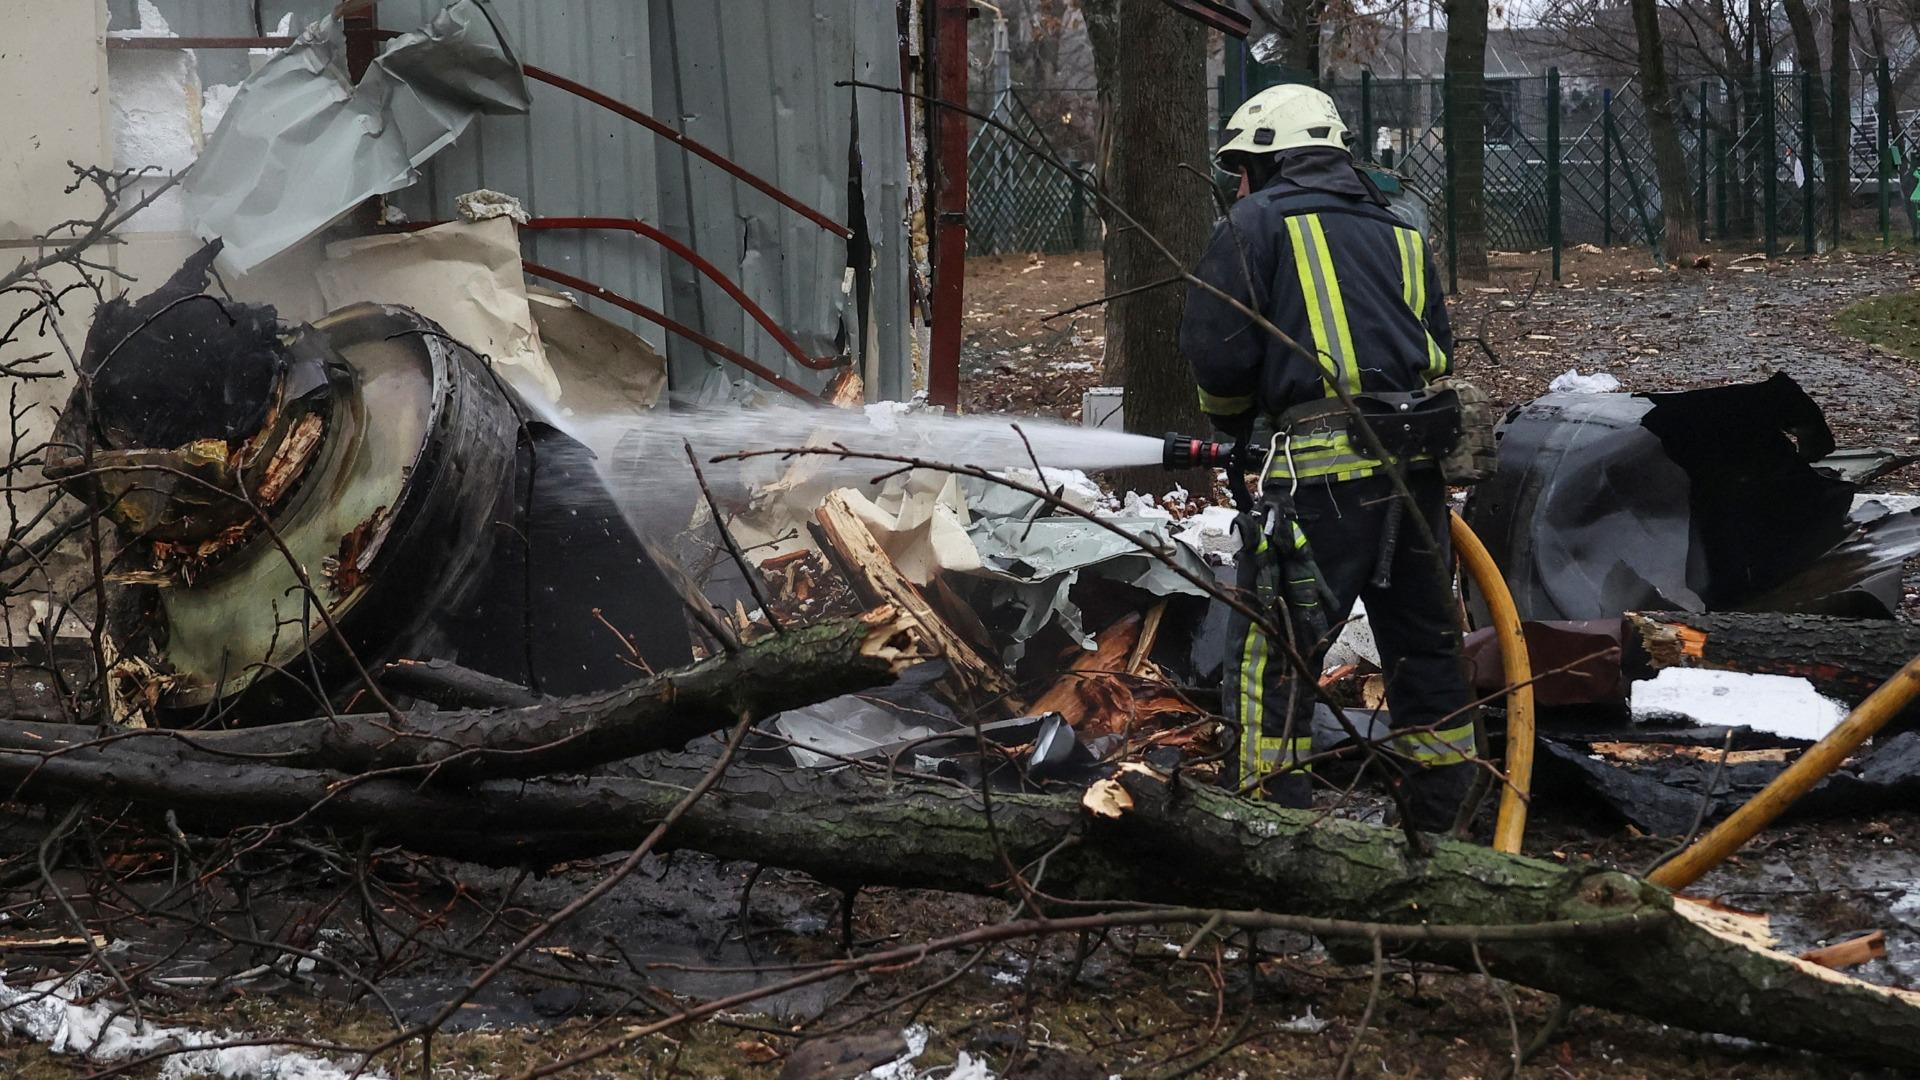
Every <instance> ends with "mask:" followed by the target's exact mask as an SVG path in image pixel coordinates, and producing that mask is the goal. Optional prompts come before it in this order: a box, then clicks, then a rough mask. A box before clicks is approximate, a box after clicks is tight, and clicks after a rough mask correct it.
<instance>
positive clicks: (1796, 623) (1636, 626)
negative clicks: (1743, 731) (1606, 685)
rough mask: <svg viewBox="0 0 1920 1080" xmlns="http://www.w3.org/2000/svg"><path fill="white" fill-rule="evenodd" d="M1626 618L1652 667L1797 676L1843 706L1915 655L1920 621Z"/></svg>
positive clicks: (1741, 615) (1738, 615) (1664, 614)
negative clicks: (1843, 703) (1714, 669)
mask: <svg viewBox="0 0 1920 1080" xmlns="http://www.w3.org/2000/svg"><path fill="white" fill-rule="evenodd" d="M1627 625H1628V626H1629V627H1631V628H1632V630H1633V632H1634V633H1635V634H1637V635H1638V636H1639V639H1640V643H1641V645H1642V647H1644V648H1645V650H1646V653H1647V657H1648V660H1649V662H1650V664H1651V666H1652V668H1653V670H1655V671H1659V670H1661V669H1663V668H1670V667H1689V668H1717V669H1720V670H1723V671H1745V672H1752V673H1755V674H1762V675H1798V676H1801V677H1803V678H1805V679H1806V680H1807V681H1809V682H1811V683H1813V685H1814V688H1815V689H1816V690H1819V691H1820V692H1821V693H1823V694H1827V695H1830V696H1832V697H1836V698H1839V699H1840V700H1841V701H1844V702H1846V703H1847V704H1849V705H1858V704H1859V703H1860V702H1861V701H1863V700H1865V699H1866V696H1867V695H1868V694H1871V693H1873V691H1874V690H1875V689H1876V688H1878V687H1879V686H1880V684H1881V683H1883V682H1886V681H1887V680H1888V679H1890V678H1892V677H1893V675H1894V673H1895V672H1897V671H1899V670H1900V669H1901V668H1902V667H1903V666H1905V665H1906V663H1907V661H1909V660H1911V659H1913V658H1914V657H1915V656H1920V626H1915V625H1913V624H1911V623H1904V622H1896V621H1894V620H1891V619H1836V618H1831V617H1828V616H1825V615H1785V614H1777V613H1773V612H1754V611H1722V612H1712V613H1694V612H1686V611H1636V612H1629V613H1628V614H1627Z"/></svg>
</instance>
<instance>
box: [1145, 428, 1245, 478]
mask: <svg viewBox="0 0 1920 1080" xmlns="http://www.w3.org/2000/svg"><path fill="white" fill-rule="evenodd" d="M1239 451H1240V448H1239V447H1238V446H1235V445H1234V444H1233V443H1228V442H1210V441H1208V440H1206V439H1198V438H1195V437H1193V436H1191V435H1182V434H1180V433H1179V432H1176V431H1169V432H1167V442H1166V446H1165V448H1164V449H1163V450H1162V451H1161V454H1160V464H1162V465H1164V466H1166V467H1167V468H1169V469H1231V468H1233V465H1234V462H1235V461H1236V460H1237V455H1238V454H1239Z"/></svg>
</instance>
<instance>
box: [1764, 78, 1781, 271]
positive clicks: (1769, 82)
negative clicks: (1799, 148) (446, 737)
mask: <svg viewBox="0 0 1920 1080" xmlns="http://www.w3.org/2000/svg"><path fill="white" fill-rule="evenodd" d="M1760 87H1761V91H1760V146H1761V151H1760V171H1761V174H1762V175H1761V178H1760V190H1761V202H1760V213H1761V214H1762V215H1763V216H1764V217H1765V218H1766V219H1767V220H1766V235H1767V247H1766V251H1767V258H1769V259H1771V258H1773V257H1774V256H1775V255H1778V254H1780V136H1779V132H1777V131H1775V130H1774V106H1775V104H1776V103H1777V102H1776V98H1777V95H1776V94H1775V93H1774V89H1773V72H1771V71H1762V72H1761V73H1760Z"/></svg>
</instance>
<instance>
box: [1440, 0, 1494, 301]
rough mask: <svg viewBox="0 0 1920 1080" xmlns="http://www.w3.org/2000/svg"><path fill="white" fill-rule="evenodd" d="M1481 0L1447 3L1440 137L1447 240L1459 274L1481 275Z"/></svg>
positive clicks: (1484, 113)
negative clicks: (1448, 160) (1449, 164)
mask: <svg viewBox="0 0 1920 1080" xmlns="http://www.w3.org/2000/svg"><path fill="white" fill-rule="evenodd" d="M1486 73H1487V0H1448V2H1447V90H1448V96H1449V97H1450V98H1451V99H1452V100H1451V101H1449V102H1448V103H1447V105H1446V116H1445V118H1444V119H1445V126H1446V131H1445V134H1446V140H1447V146H1448V147H1449V148H1450V149H1451V150H1452V151H1453V162H1454V164H1453V183H1452V187H1451V188H1450V189H1449V190H1448V192H1447V199H1448V200H1449V201H1450V202H1451V203H1453V205H1454V208H1455V209H1454V211H1453V229H1454V237H1453V243H1454V245H1455V250H1456V252H1457V259H1458V262H1457V267H1458V270H1459V273H1460V276H1461V277H1463V278H1471V279H1473V280H1475V281H1484V280H1486V277H1487V209H1486V197H1487V186H1486V172H1487V169H1486V164H1487V99H1486V81H1487V74H1486Z"/></svg>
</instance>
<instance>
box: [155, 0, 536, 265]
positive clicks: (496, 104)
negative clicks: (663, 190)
mask: <svg viewBox="0 0 1920 1080" xmlns="http://www.w3.org/2000/svg"><path fill="white" fill-rule="evenodd" d="M346 52H347V43H346V36H345V34H344V32H343V28H342V26H341V23H340V21H339V20H338V19H335V18H333V17H331V16H329V17H327V18H325V19H322V20H321V21H320V22H318V23H315V24H314V25H312V26H310V27H307V28H306V29H305V30H303V31H302V33H301V34H300V36H299V38H298V39H297V40H296V41H295V42H294V43H293V44H292V45H291V46H289V47H287V48H286V49H284V50H282V51H281V52H279V53H277V54H275V55H274V56H273V57H271V58H270V59H268V60H267V61H266V63H265V64H263V65H262V66H261V68H260V70H259V71H257V72H255V73H254V74H253V76H252V77H250V78H248V79H247V81H246V82H244V83H242V84H241V86H240V91H239V93H238V95H237V96H236V97H235V98H234V99H233V103H232V105H230V106H229V107H228V108H227V112H226V117H225V119H224V120H223V121H222V122H221V124H220V127H219V128H218V129H217V130H216V131H215V132H214V134H213V137H212V138H211V139H210V140H209V141H208V143H207V148H206V149H205V150H204V151H202V152H201V154H200V157H199V160H198V161H196V162H195V163H194V166H193V168H192V169H191V170H190V171H189V172H188V173H187V175H186V179H185V180H183V181H182V182H181V185H180V186H181V190H182V192H183V194H184V196H185V199H186V205H187V213H188V216H189V218H190V219H191V220H192V222H193V225H194V229H195V230H196V231H197V232H198V233H199V234H200V235H201V236H202V237H204V238H207V239H212V238H214V237H219V238H221V239H222V240H224V241H225V242H226V248H225V250H224V251H223V252H222V254H221V262H222V263H223V264H224V265H227V266H230V267H231V268H233V269H235V270H242V271H244V270H247V269H250V268H252V267H254V266H257V265H259V264H260V263H261V262H264V261H265V260H267V259H268V258H271V257H272V256H274V255H277V254H279V253H280V252H282V251H285V250H287V249H288V248H290V247H292V246H293V245H295V244H297V243H299V242H300V241H301V240H304V239H306V238H307V237H309V236H311V235H313V234H314V233H316V232H318V231H319V230H320V229H322V228H325V227H326V226H327V225H328V224H330V223H331V222H333V221H334V220H335V219H337V218H338V217H339V216H340V215H342V214H345V213H347V212H349V211H351V210H352V209H353V208H354V207H355V206H357V205H359V204H360V203H361V202H362V201H363V200H365V199H368V198H370V197H372V196H375V195H384V194H387V193H389V192H393V191H398V190H400V189H401V188H404V187H407V186H408V185H410V184H412V183H413V182H414V181H415V179H417V177H418V172H417V171H416V170H417V169H418V168H419V166H421V165H422V164H424V163H425V162H426V160H427V159H428V158H430V157H432V156H433V155H434V154H437V153H439V152H440V151H441V150H442V149H444V148H445V147H446V146H447V145H448V144H449V143H451V142H453V141H454V140H455V139H457V138H458V137H459V136H460V135H461V133H462V132H464V131H465V130H466V129H467V126H468V125H469V124H471V123H472V122H473V120H474V118H475V117H476V116H478V115H480V114H481V113H524V112H525V111H526V110H527V105H528V96H527V86H526V79H525V77H524V76H523V75H522V74H521V73H520V61H519V60H518V59H517V58H516V57H515V56H514V53H513V46H512V45H511V44H509V43H508V42H507V41H506V39H505V38H504V37H502V36H501V35H500V33H499V32H498V28H497V27H496V26H495V25H494V22H493V18H492V16H491V15H490V14H489V13H488V12H487V10H486V8H485V7H484V6H483V5H481V4H479V3H477V2H475V0H455V2H454V3H451V4H448V5H447V6H446V7H444V8H442V9H440V10H439V11H438V12H436V13H434V14H433V15H432V17H431V18H430V19H428V20H427V21H426V22H425V23H424V25H422V26H420V28H419V29H417V30H411V31H409V32H407V33H405V34H402V35H400V36H399V37H396V38H394V39H392V40H391V41H389V42H387V43H386V45H385V46H384V47H383V48H382V49H381V50H380V53H379V55H377V56H376V57H374V60H373V63H372V65H371V66H370V67H369V68H368V69H367V71H366V73H365V74H364V75H362V76H361V78H360V81H359V82H358V83H351V82H349V80H348V79H347V75H346Z"/></svg>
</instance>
